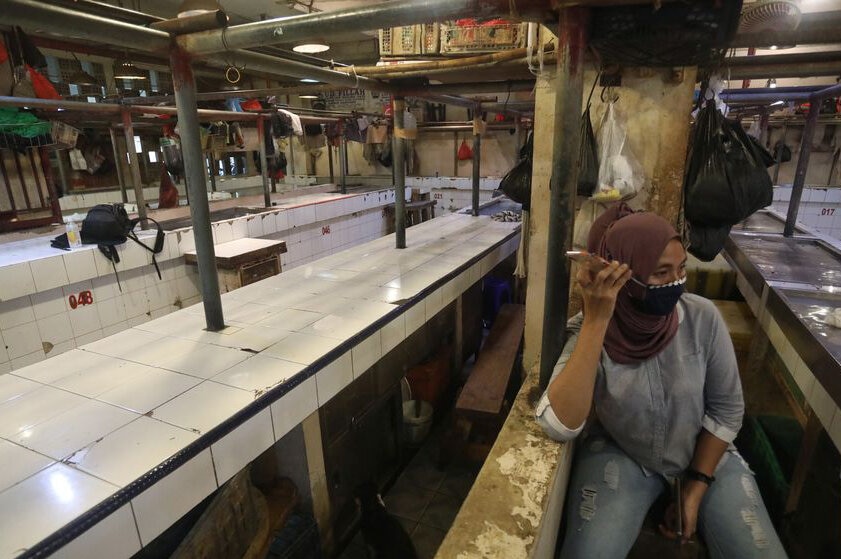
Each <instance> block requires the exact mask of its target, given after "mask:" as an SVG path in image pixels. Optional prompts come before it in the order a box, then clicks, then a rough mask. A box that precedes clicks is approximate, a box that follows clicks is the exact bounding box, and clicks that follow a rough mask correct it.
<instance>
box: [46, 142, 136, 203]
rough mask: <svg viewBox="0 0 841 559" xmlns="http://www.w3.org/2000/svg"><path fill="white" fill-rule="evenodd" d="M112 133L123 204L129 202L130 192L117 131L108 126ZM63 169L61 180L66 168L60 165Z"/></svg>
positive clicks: (112, 146) (112, 145)
mask: <svg viewBox="0 0 841 559" xmlns="http://www.w3.org/2000/svg"><path fill="white" fill-rule="evenodd" d="M108 131H109V132H110V133H111V148H112V149H113V151H114V166H115V167H116V168H117V184H119V185H120V196H122V198H123V204H126V203H127V202H128V193H127V192H126V181H125V179H124V178H123V165H122V160H121V159H120V150H119V149H117V131H116V130H114V128H108ZM59 159H61V158H59ZM59 171H61V180H64V169H62V167H61V165H59Z"/></svg>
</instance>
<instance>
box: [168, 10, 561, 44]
mask: <svg viewBox="0 0 841 559" xmlns="http://www.w3.org/2000/svg"><path fill="white" fill-rule="evenodd" d="M513 9H516V15H519V16H520V17H521V18H524V19H527V18H531V19H533V20H535V21H542V20H543V19H545V16H546V14H547V13H548V12H549V11H550V10H549V2H547V1H546V0H518V1H517V2H516V3H513V2H511V0H399V1H393V2H386V3H383V4H373V5H367V6H357V7H354V8H348V9H345V10H336V11H333V12H317V13H311V14H305V15H300V16H291V17H281V18H274V19H268V20H265V21H257V22H254V23H247V24H244V25H234V26H232V27H228V28H226V29H225V30H219V29H216V30H210V31H201V32H198V33H189V34H187V35H181V36H179V37H178V38H177V39H176V40H177V42H178V44H179V46H181V48H183V49H184V50H185V51H186V52H189V53H191V54H193V55H197V56H201V55H208V54H213V53H218V52H225V51H227V50H230V49H241V48H250V47H257V46H261V45H272V44H278V43H292V42H296V41H304V40H307V39H311V38H312V37H324V36H328V37H329V36H330V35H331V34H337V33H347V32H349V31H368V30H371V29H385V28H389V27H398V26H403V25H413V24H417V23H428V22H430V21H444V20H448V19H458V18H460V17H475V18H482V17H493V16H503V17H512V15H514V14H513V13H512V10H513Z"/></svg>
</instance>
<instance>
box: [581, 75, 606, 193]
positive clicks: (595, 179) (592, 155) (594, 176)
mask: <svg viewBox="0 0 841 559" xmlns="http://www.w3.org/2000/svg"><path fill="white" fill-rule="evenodd" d="M600 75H601V72H598V73H596V78H595V79H594V80H593V87H591V88H590V96H589V97H587V108H586V109H585V110H584V113H583V114H582V115H581V144H580V145H579V147H578V189H577V193H578V195H579V196H587V197H590V196H592V195H593V192H595V191H596V187H597V186H598V185H599V146H598V144H597V143H596V134H595V132H593V121H592V120H591V119H590V100H591V99H592V98H593V92H594V91H595V90H596V84H597V83H599V76H600Z"/></svg>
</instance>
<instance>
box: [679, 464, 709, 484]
mask: <svg viewBox="0 0 841 559" xmlns="http://www.w3.org/2000/svg"><path fill="white" fill-rule="evenodd" d="M683 477H685V478H686V479H691V480H694V481H700V482H702V483H706V484H707V485H712V483H713V482H714V481H715V476H708V475H707V474H705V473H703V472H699V471H698V470H695V469H692V468H686V470H684V472H683Z"/></svg>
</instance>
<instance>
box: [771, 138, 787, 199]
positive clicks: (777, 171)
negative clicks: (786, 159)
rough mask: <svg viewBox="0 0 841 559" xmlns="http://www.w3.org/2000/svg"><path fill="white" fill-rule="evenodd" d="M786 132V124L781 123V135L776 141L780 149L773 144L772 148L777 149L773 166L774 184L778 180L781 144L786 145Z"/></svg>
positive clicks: (781, 154)
mask: <svg viewBox="0 0 841 559" xmlns="http://www.w3.org/2000/svg"><path fill="white" fill-rule="evenodd" d="M786 132H788V124H783V137H782V138H781V139H780V141H779V142H778V143H779V145H780V149H777V146H776V145H775V146H774V149H775V150H776V151H777V164H776V165H775V166H774V184H775V185H777V184H779V182H778V181H779V180H780V165H782V163H783V161H782V159H783V146H785V145H786Z"/></svg>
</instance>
